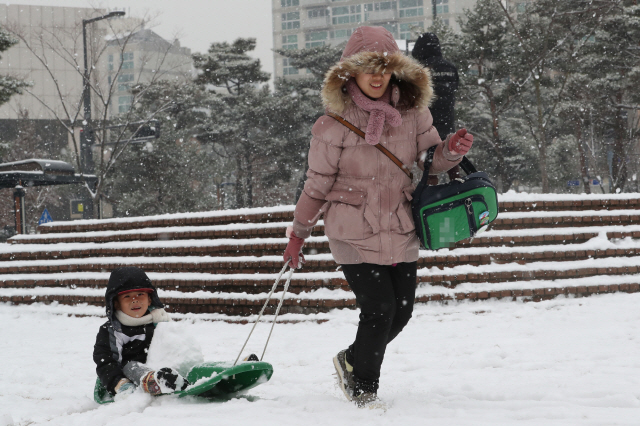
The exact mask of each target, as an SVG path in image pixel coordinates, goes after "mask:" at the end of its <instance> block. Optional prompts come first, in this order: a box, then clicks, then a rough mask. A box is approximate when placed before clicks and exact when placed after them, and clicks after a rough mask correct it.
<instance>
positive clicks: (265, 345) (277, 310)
mask: <svg viewBox="0 0 640 426" xmlns="http://www.w3.org/2000/svg"><path fill="white" fill-rule="evenodd" d="M287 262H289V261H287ZM285 266H286V265H285ZM292 276H293V268H290V269H289V276H288V277H287V282H286V283H285V284H284V290H282V297H280V303H278V309H276V315H275V316H274V317H273V323H271V330H269V336H268V337H267V342H266V343H265V344H264V350H263V351H262V356H261V357H260V361H262V358H264V353H265V352H266V351H267V345H268V344H269V339H271V333H273V327H274V326H275V325H276V319H278V314H279V313H280V308H282V302H284V295H285V294H286V293H287V290H288V289H289V283H290V282H291V277H292Z"/></svg>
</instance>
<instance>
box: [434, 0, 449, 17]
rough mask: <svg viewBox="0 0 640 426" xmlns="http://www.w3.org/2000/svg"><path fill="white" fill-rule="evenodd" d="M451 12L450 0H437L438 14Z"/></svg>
mask: <svg viewBox="0 0 640 426" xmlns="http://www.w3.org/2000/svg"><path fill="white" fill-rule="evenodd" d="M443 13H449V0H436V15H442V14H443Z"/></svg>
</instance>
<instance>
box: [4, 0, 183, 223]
mask: <svg viewBox="0 0 640 426" xmlns="http://www.w3.org/2000/svg"><path fill="white" fill-rule="evenodd" d="M95 13H96V15H98V14H101V11H99V10H96V11H95ZM128 22H129V23H131V25H128V26H126V28H121V27H123V26H122V25H119V26H118V28H116V27H115V26H114V25H113V22H112V20H104V21H101V23H102V25H97V24H95V23H93V24H89V25H88V26H87V30H88V31H87V34H88V37H87V50H88V55H87V60H88V73H87V74H88V76H87V77H88V78H86V77H85V75H84V65H85V64H84V63H83V60H82V58H83V55H82V30H83V28H82V27H83V23H81V22H79V23H78V25H77V27H76V28H74V29H73V31H70V32H69V31H67V32H65V31H64V30H61V29H60V28H55V29H47V28H42V29H41V30H40V32H39V33H36V34H34V33H33V32H31V33H28V32H27V31H25V29H23V28H20V27H18V26H13V27H11V26H9V27H8V28H7V29H8V30H9V31H11V32H12V33H13V34H14V36H15V37H17V38H18V39H19V40H20V41H21V42H22V43H23V44H24V45H25V46H26V48H27V49H28V50H29V52H31V54H32V55H33V57H34V58H35V59H36V60H37V61H38V62H39V63H40V64H41V66H42V68H43V69H44V70H45V73H46V74H47V75H48V77H49V78H50V79H51V80H52V81H53V84H54V87H55V102H52V101H51V100H50V99H47V98H45V97H44V96H41V95H39V94H37V93H36V92H35V91H34V90H33V89H31V88H29V89H26V90H25V91H26V92H28V93H29V94H30V95H32V96H33V97H34V98H35V99H36V100H37V101H38V102H39V103H40V104H41V105H42V106H43V107H44V108H45V109H46V110H47V111H48V112H49V113H50V114H51V116H52V117H54V119H55V120H57V121H58V122H59V123H60V124H61V125H62V126H63V127H64V129H65V130H66V132H67V134H68V137H69V140H70V144H71V148H72V149H71V151H72V156H73V160H74V163H75V166H76V168H77V170H79V171H80V172H81V173H83V174H95V175H96V177H97V182H96V185H95V187H94V186H91V185H89V184H85V189H86V191H87V192H88V194H89V195H90V197H91V200H92V206H91V207H92V210H93V217H98V215H99V211H100V208H99V207H100V202H101V200H102V199H103V198H105V194H104V188H105V182H106V181H107V179H108V178H109V176H110V175H112V174H113V173H114V172H116V170H117V162H118V159H119V157H120V156H121V154H122V153H123V152H124V151H125V150H126V149H127V148H128V147H129V145H130V144H131V143H132V141H133V140H134V137H135V135H136V134H137V133H138V132H140V131H141V129H143V128H145V127H146V126H148V125H149V124H150V122H151V121H152V120H153V119H154V117H156V116H157V115H158V114H160V113H162V112H163V111H166V110H167V109H169V108H171V105H172V102H171V100H167V101H166V102H164V103H161V104H157V105H154V109H153V110H147V111H140V110H138V108H137V106H138V101H139V100H140V99H141V98H142V96H144V94H145V93H146V91H147V90H149V89H150V88H152V87H154V86H155V85H157V83H158V82H159V81H161V80H163V79H169V78H173V77H175V76H176V74H178V72H177V71H178V70H179V69H181V68H183V67H184V66H185V60H184V59H182V60H181V59H175V58H176V57H179V56H178V55H173V53H175V51H176V49H178V44H177V41H176V40H173V41H172V42H168V41H165V40H162V39H160V38H159V37H157V36H156V38H155V40H151V41H150V43H151V48H150V49H148V51H147V52H145V53H144V54H143V57H139V58H137V59H138V61H140V62H139V63H140V64H141V66H140V67H139V68H138V69H137V70H136V71H135V72H133V73H132V71H134V70H135V68H134V69H126V70H125V69H124V64H125V63H126V61H125V59H126V56H125V55H127V54H129V52H130V51H131V47H132V45H134V44H135V43H136V42H140V41H141V40H140V38H141V37H142V35H145V34H147V35H148V34H154V35H155V33H150V32H149V30H145V26H146V25H148V23H149V18H148V17H147V18H144V19H140V20H136V21H132V20H129V21H128ZM145 42H147V41H145ZM109 56H110V57H111V58H112V59H113V58H117V62H116V61H115V60H114V61H107V59H106V58H107V57H109ZM172 58H173V59H172ZM60 62H62V63H63V64H64V66H65V67H66V69H67V70H74V71H75V72H77V75H78V79H77V85H74V86H73V87H66V86H65V85H64V84H61V82H60V76H59V75H58V74H59V73H60V72H61V71H60V66H59V64H60ZM111 63H112V64H113V69H108V67H109V64H111ZM102 69H104V70H105V72H102V71H101V70H102ZM125 73H126V75H127V76H131V75H133V76H134V77H133V78H130V79H128V80H129V81H122V78H121V76H123V75H124V74H125ZM84 84H86V85H87V86H88V88H89V91H90V96H91V100H92V102H91V109H92V110H93V111H94V115H93V116H94V117H95V119H92V120H91V122H89V123H87V122H86V121H85V119H84V105H83V104H84V96H83V90H79V89H81V88H82V87H83V85H84ZM123 90H127V91H128V94H129V95H128V97H127V98H126V99H127V102H126V103H125V104H119V105H118V107H120V108H119V110H118V111H115V108H114V107H113V105H114V101H115V99H116V94H117V93H118V92H122V91H123ZM81 128H85V129H90V131H91V134H90V135H88V136H89V140H91V141H92V151H93V152H94V153H96V154H97V158H96V161H95V166H93V164H92V163H93V161H92V160H89V158H87V157H88V156H86V155H84V156H83V152H82V148H81V141H80V139H81V136H80V131H79V130H80V129H81ZM94 167H95V171H94V173H91V171H93V170H91V169H93V168H94Z"/></svg>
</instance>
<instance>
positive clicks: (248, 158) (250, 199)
mask: <svg viewBox="0 0 640 426" xmlns="http://www.w3.org/2000/svg"><path fill="white" fill-rule="evenodd" d="M244 159H245V161H246V163H247V174H246V182H247V183H246V188H247V190H246V194H247V205H246V207H253V168H252V165H251V155H250V154H249V153H247V154H245V157H244Z"/></svg>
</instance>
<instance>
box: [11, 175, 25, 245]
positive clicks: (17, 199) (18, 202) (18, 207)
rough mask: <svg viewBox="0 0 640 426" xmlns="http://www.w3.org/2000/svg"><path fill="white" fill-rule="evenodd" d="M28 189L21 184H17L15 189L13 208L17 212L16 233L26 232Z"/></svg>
mask: <svg viewBox="0 0 640 426" xmlns="http://www.w3.org/2000/svg"><path fill="white" fill-rule="evenodd" d="M25 195H26V191H25V190H24V188H23V187H22V186H20V185H18V186H16V188H15V190H14V191H13V208H14V211H15V214H16V234H26V233H27V224H26V223H25V222H26V214H25V211H24V196H25Z"/></svg>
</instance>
